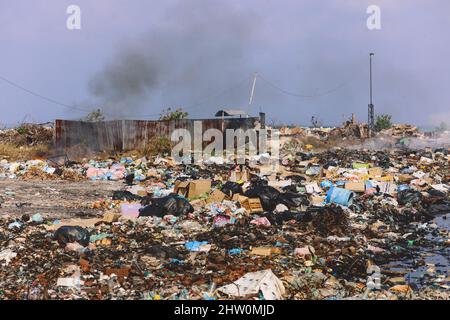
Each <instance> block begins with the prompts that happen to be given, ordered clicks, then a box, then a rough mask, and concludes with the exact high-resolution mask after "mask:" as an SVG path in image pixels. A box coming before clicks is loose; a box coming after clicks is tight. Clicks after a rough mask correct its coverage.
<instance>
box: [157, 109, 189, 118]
mask: <svg viewBox="0 0 450 320" xmlns="http://www.w3.org/2000/svg"><path fill="white" fill-rule="evenodd" d="M188 116H189V114H188V113H187V112H185V111H183V109H182V108H177V109H176V110H174V111H172V108H170V107H169V108H167V109H164V110H163V112H162V113H161V115H160V116H159V120H179V119H186V118H187V117H188Z"/></svg>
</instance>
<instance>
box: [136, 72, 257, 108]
mask: <svg viewBox="0 0 450 320" xmlns="http://www.w3.org/2000/svg"><path fill="white" fill-rule="evenodd" d="M249 79H250V78H249V77H248V76H247V77H245V78H243V79H242V80H241V81H239V82H238V83H237V84H236V85H234V86H231V87H229V88H227V89H225V90H223V91H221V92H220V93H218V94H216V95H211V96H208V97H206V98H205V99H202V100H201V101H200V102H197V103H194V104H192V105H190V106H187V107H185V108H184V107H181V108H182V109H183V110H194V109H197V108H198V107H201V106H203V105H204V104H205V103H206V102H208V101H210V100H212V99H217V98H220V97H221V96H223V95H224V94H226V93H228V92H230V91H233V90H235V89H237V88H240V87H242V86H243V85H244V84H245V83H246V82H247V81H248V80H249ZM159 115H160V113H155V114H147V115H145V114H144V115H142V114H141V115H133V116H130V117H155V116H159Z"/></svg>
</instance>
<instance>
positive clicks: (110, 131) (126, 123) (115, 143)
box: [55, 117, 260, 151]
mask: <svg viewBox="0 0 450 320" xmlns="http://www.w3.org/2000/svg"><path fill="white" fill-rule="evenodd" d="M259 121H260V118H259V117H249V118H229V119H198V120H196V119H181V120H156V121H151V120H113V121H100V122H84V121H71V120H56V121H55V145H56V147H58V148H70V147H73V146H76V145H80V144H82V145H85V146H87V147H89V148H90V149H92V150H99V151H103V150H105V151H111V150H115V151H126V150H133V149H137V148H141V147H145V146H146V144H148V143H151V141H152V140H153V139H154V138H155V137H166V138H168V139H170V137H171V134H172V132H173V131H174V130H175V129H187V130H188V131H189V132H190V133H191V136H192V137H193V136H194V123H196V124H197V126H198V125H199V124H201V130H202V132H201V133H202V134H203V133H204V132H205V131H206V130H208V129H213V128H214V129H218V130H221V131H224V130H226V129H243V130H247V129H250V128H254V127H255V125H256V124H257V122H259Z"/></svg>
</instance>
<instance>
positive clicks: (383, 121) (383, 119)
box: [375, 114, 392, 132]
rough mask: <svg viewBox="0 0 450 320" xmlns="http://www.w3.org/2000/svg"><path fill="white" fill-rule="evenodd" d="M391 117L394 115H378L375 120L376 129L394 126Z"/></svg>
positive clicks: (378, 130)
mask: <svg viewBox="0 0 450 320" xmlns="http://www.w3.org/2000/svg"><path fill="white" fill-rule="evenodd" d="M391 119H392V116H391V115H388V114H380V115H377V119H376V121H375V131H377V132H380V131H381V130H384V129H389V128H390V127H392V121H391Z"/></svg>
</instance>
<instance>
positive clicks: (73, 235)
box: [53, 226, 90, 247]
mask: <svg viewBox="0 0 450 320" xmlns="http://www.w3.org/2000/svg"><path fill="white" fill-rule="evenodd" d="M53 237H54V239H55V240H57V241H58V243H59V244H60V245H66V244H67V243H71V242H78V243H79V244H81V245H82V246H85V247H86V246H87V245H89V238H90V235H89V231H88V230H86V229H84V228H82V227H79V226H62V227H60V228H59V229H58V230H56V231H55V234H54V235H53Z"/></svg>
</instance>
